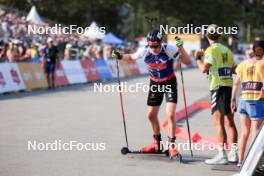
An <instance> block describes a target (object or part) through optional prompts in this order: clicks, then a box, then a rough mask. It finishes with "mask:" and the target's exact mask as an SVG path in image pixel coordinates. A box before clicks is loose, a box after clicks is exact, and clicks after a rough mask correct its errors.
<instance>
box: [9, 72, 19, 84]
mask: <svg viewBox="0 0 264 176" xmlns="http://www.w3.org/2000/svg"><path fill="white" fill-rule="evenodd" d="M10 74H11V76H12V79H13V82H14V83H17V84H19V83H20V78H19V76H18V73H17V71H16V70H14V69H13V68H12V69H11V70H10Z"/></svg>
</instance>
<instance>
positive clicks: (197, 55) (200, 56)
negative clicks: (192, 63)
mask: <svg viewBox="0 0 264 176" xmlns="http://www.w3.org/2000/svg"><path fill="white" fill-rule="evenodd" d="M203 56H204V49H200V50H198V51H197V53H196V56H195V60H196V61H197V60H202V57H203Z"/></svg>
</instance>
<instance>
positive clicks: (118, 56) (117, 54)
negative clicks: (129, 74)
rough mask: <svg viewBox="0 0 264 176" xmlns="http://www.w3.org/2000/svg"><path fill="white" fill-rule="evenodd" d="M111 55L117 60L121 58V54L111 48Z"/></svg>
mask: <svg viewBox="0 0 264 176" xmlns="http://www.w3.org/2000/svg"><path fill="white" fill-rule="evenodd" d="M112 57H113V58H114V59H118V60H121V59H122V55H121V54H120V53H119V52H118V51H116V50H113V51H112Z"/></svg>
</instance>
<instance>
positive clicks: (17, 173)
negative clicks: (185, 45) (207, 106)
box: [0, 69, 239, 176]
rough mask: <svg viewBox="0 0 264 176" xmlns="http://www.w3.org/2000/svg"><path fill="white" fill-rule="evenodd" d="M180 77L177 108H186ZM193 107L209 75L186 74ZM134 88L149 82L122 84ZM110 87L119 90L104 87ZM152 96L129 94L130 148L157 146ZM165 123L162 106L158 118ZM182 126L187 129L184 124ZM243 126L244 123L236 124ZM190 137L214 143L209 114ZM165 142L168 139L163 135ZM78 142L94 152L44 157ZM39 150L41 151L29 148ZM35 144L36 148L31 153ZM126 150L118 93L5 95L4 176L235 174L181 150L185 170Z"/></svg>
mask: <svg viewBox="0 0 264 176" xmlns="http://www.w3.org/2000/svg"><path fill="white" fill-rule="evenodd" d="M179 76H180V75H179V73H177V77H178V83H179V85H178V89H179V103H178V105H177V109H178V110H180V109H182V108H183V98H182V92H181V91H182V89H181V84H180V77H179ZM184 78H185V86H186V96H187V104H191V103H193V102H195V101H196V100H198V99H201V98H204V97H206V96H208V95H209V89H208V82H207V80H206V78H205V75H202V74H201V73H200V72H199V71H198V70H196V69H195V70H187V71H184ZM123 81H126V82H127V83H128V85H132V84H136V83H144V84H148V78H147V77H140V78H132V79H126V80H123ZM103 84H104V85H106V84H107V85H115V84H116V83H115V82H110V83H109V82H106V83H103ZM146 98H147V93H145V92H142V91H140V92H138V93H124V106H125V115H126V121H127V128H128V140H129V146H130V148H132V149H138V148H140V147H141V146H144V145H148V144H150V143H151V142H152V137H151V136H152V133H151V128H150V124H149V122H148V119H147V118H146V112H147V109H146ZM164 118H165V106H164V103H163V105H162V107H161V111H160V114H159V119H160V122H162V121H163V120H164ZM178 126H179V127H180V128H182V129H184V130H185V129H186V123H185V121H180V122H179V123H178ZM238 126H239V124H238ZM190 127H191V130H192V132H197V133H199V134H200V135H201V136H202V137H203V136H211V137H214V134H215V133H214V127H213V122H212V118H211V115H210V111H209V110H202V111H199V112H196V113H194V114H193V115H192V116H191V117H190ZM162 136H163V139H167V138H166V133H165V131H164V130H162ZM55 141H57V142H58V143H70V142H72V141H75V142H73V143H74V144H76V143H80V146H81V144H83V146H84V145H87V146H88V149H89V150H81V151H79V150H76V149H73V150H71V151H67V150H58V149H57V150H55V149H54V148H53V149H54V150H51V147H50V148H47V149H48V150H45V148H43V146H44V145H46V144H45V143H54V142H55ZM34 142H35V143H36V144H38V146H39V148H38V150H33V148H30V150H29V149H28V147H29V144H32V145H33V144H34ZM32 145H31V146H32ZM123 146H125V139H124V132H123V124H122V118H121V112H120V105H119V96H118V93H117V92H114V93H99V92H94V85H93V84H84V85H76V86H70V87H66V88H65V87H64V88H58V89H56V90H55V91H47V90H38V91H34V92H31V93H20V94H11V95H1V96H0V175H1V176H47V175H48V176H84V175H86V176H95V175H107V176H117V175H118V176H119V175H120V176H121V175H126V176H130V175H131V176H135V175H144V176H147V175H151V176H160V175H163V176H169V175H173V176H175V175H177V176H192V175H195V176H207V175H215V176H222V175H231V174H233V173H234V172H223V171H213V170H211V166H208V165H205V164H204V162H203V161H204V159H206V158H209V157H210V156H213V155H214V154H215V153H216V151H209V149H207V148H206V149H205V150H202V151H194V156H195V157H194V160H193V161H191V158H190V154H189V151H186V150H181V153H182V155H183V158H184V160H185V161H186V163H184V164H181V163H179V162H177V161H173V160H170V159H168V158H167V157H164V156H142V155H121V153H120V149H121V147H123Z"/></svg>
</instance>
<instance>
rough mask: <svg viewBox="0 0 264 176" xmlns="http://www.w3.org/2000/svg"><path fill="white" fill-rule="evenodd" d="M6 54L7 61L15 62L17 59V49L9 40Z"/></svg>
mask: <svg viewBox="0 0 264 176" xmlns="http://www.w3.org/2000/svg"><path fill="white" fill-rule="evenodd" d="M6 55H7V59H8V61H9V62H16V61H18V57H19V52H18V49H17V47H16V46H15V45H14V43H13V42H10V43H9V46H8V49H7V52H6Z"/></svg>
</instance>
